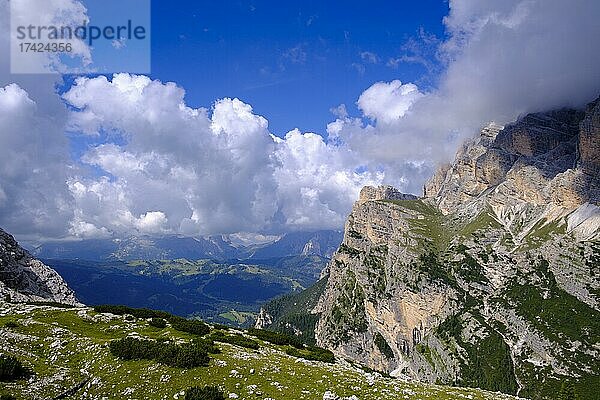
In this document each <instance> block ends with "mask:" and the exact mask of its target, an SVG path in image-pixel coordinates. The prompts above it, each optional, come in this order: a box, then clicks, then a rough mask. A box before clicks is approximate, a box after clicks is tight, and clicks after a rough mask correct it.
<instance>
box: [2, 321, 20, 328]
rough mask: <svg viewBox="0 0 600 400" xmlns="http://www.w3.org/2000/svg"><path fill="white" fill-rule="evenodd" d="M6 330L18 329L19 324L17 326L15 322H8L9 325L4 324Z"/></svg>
mask: <svg viewBox="0 0 600 400" xmlns="http://www.w3.org/2000/svg"><path fill="white" fill-rule="evenodd" d="M4 327H5V328H18V327H19V324H17V323H16V322H15V321H8V322H7V323H5V324H4Z"/></svg>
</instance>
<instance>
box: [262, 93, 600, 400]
mask: <svg viewBox="0 0 600 400" xmlns="http://www.w3.org/2000/svg"><path fill="white" fill-rule="evenodd" d="M599 116H600V101H599V100H598V99H597V100H595V101H594V102H592V103H590V105H588V107H587V108H586V110H568V109H563V110H558V111H551V112H547V113H536V114H530V115H527V116H524V117H523V118H521V119H519V120H518V121H516V122H515V123H512V124H509V125H507V126H505V127H502V126H498V125H493V124H492V125H489V126H487V127H485V128H484V129H482V131H481V134H480V135H479V136H477V137H475V138H473V139H472V140H470V141H467V142H466V143H465V145H464V146H463V147H462V148H461V149H459V151H458V152H457V155H456V158H455V160H454V162H453V163H451V164H449V165H445V166H442V167H441V168H440V169H439V170H438V171H437V172H436V173H435V174H434V175H433V176H432V178H431V179H430V180H429V181H428V182H427V183H426V184H425V186H424V196H423V197H421V198H399V197H398V195H397V194H396V192H394V190H393V189H390V188H386V187H382V188H379V189H377V188H364V189H363V191H362V192H361V197H360V198H359V200H358V201H357V202H356V203H355V205H354V207H353V209H352V212H351V214H350V216H349V217H348V220H347V222H346V226H345V232H344V240H343V242H342V245H341V246H340V248H339V249H338V251H337V252H336V253H335V255H334V256H333V258H332V260H331V262H330V263H329V264H328V266H327V268H326V269H325V270H324V271H323V273H322V277H325V276H326V277H327V285H326V286H325V287H324V289H323V290H322V293H321V294H320V298H319V301H318V302H317V304H316V305H314V304H311V307H310V308H309V309H306V310H305V311H304V312H305V314H306V315H313V316H316V323H315V324H314V326H315V329H314V336H315V339H316V343H317V345H319V346H322V347H325V348H328V349H330V350H333V351H334V352H335V353H336V354H338V355H340V356H344V357H348V358H350V359H353V360H357V361H359V362H361V363H364V364H366V365H368V366H370V367H371V368H374V369H377V370H382V371H386V372H390V373H392V374H393V375H396V376H405V377H410V378H413V379H419V380H422V381H427V382H443V383H451V384H457V385H462V386H472V387H480V388H486V389H489V390H498V391H502V392H505V393H511V394H517V395H523V396H526V397H531V398H534V399H553V398H554V397H553V396H555V394H556V393H557V392H558V391H559V389H560V387H561V384H563V383H564V382H566V381H568V382H573V383H574V384H575V387H576V390H577V391H578V392H579V395H580V398H581V399H590V400H591V399H593V398H594V396H595V393H596V392H594V389H592V388H594V387H595V388H598V387H600V381H599V379H600V378H598V377H599V376H600V370H599V369H598V368H599V367H598V365H597V362H596V361H595V360H597V358H598V357H600V352H599V348H600V337H599V336H598V332H599V331H600V311H599V302H600V280H599V278H598V277H599V275H600V208H598V202H599V199H600V197H599V196H598V193H600V190H599V188H600V181H599V176H598V174H597V171H598V161H597V160H599V159H600V117H599ZM267 309H268V307H267ZM261 316H262V320H260V321H259V325H261V326H262V327H270V326H273V328H274V329H278V327H277V326H276V322H277V321H273V319H272V318H271V319H270V318H269V317H270V315H268V313H267V312H266V311H264V312H263V313H261ZM281 319H282V317H279V320H281ZM269 321H270V322H271V323H270V324H269V323H268V322H269ZM293 328H295V327H294V326H293V324H292V326H291V327H288V329H292V330H293ZM302 334H304V335H305V334H306V333H305V332H303V333H302Z"/></svg>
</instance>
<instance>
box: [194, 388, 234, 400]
mask: <svg viewBox="0 0 600 400" xmlns="http://www.w3.org/2000/svg"><path fill="white" fill-rule="evenodd" d="M185 400H225V394H224V393H223V392H222V391H221V389H219V388H218V387H217V386H204V387H200V386H193V387H191V388H189V389H188V390H187V391H186V392H185Z"/></svg>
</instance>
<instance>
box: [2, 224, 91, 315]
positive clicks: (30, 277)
mask: <svg viewBox="0 0 600 400" xmlns="http://www.w3.org/2000/svg"><path fill="white" fill-rule="evenodd" d="M0 301H11V302H29V301H52V302H58V303H63V304H70V305H76V306H77V305H81V304H80V303H79V301H78V300H77V299H76V298H75V294H74V293H73V291H72V290H71V289H69V287H68V286H67V284H66V283H65V281H64V280H63V279H62V278H61V276H60V275H59V274H58V273H57V272H56V271H54V270H53V269H52V268H50V267H48V266H47V265H45V264H44V263H42V262H41V261H39V260H36V259H35V258H33V257H32V256H31V255H30V254H29V253H28V252H27V251H26V250H24V249H23V248H22V247H21V246H19V244H18V243H17V242H16V241H15V239H14V238H13V237H12V236H11V235H9V234H8V233H6V232H4V231H3V230H2V229H0Z"/></svg>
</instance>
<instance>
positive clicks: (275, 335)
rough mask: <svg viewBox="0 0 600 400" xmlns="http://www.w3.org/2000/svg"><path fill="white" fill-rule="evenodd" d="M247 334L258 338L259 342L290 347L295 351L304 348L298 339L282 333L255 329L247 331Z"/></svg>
mask: <svg viewBox="0 0 600 400" xmlns="http://www.w3.org/2000/svg"><path fill="white" fill-rule="evenodd" d="M248 333H249V334H251V335H252V336H255V337H257V338H259V339H260V340H264V341H265V342H269V343H273V344H278V345H281V346H286V345H290V346H294V347H295V348H297V349H303V348H304V343H302V341H301V340H300V339H299V338H297V337H294V336H290V335H286V334H284V333H279V332H273V331H267V330H264V329H256V328H250V329H248Z"/></svg>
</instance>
